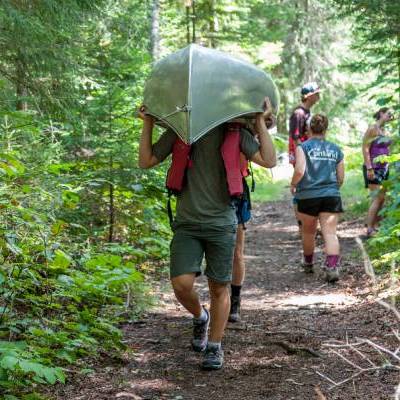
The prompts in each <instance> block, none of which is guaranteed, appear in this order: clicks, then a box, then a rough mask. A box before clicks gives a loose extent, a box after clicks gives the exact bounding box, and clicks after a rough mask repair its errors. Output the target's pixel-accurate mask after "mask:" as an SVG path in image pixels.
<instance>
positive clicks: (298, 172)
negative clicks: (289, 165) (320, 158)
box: [290, 146, 306, 193]
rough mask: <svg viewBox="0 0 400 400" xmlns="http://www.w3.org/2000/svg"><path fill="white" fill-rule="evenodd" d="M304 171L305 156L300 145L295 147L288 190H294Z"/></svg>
mask: <svg viewBox="0 0 400 400" xmlns="http://www.w3.org/2000/svg"><path fill="white" fill-rule="evenodd" d="M305 171H306V157H305V155H304V151H303V149H302V148H301V146H297V147H296V165H295V167H294V170H293V176H292V181H291V183H290V191H291V192H292V193H294V192H295V189H296V186H297V184H298V183H299V182H300V181H301V179H302V178H303V176H304V173H305Z"/></svg>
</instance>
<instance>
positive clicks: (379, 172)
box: [363, 165, 389, 188]
mask: <svg viewBox="0 0 400 400" xmlns="http://www.w3.org/2000/svg"><path fill="white" fill-rule="evenodd" d="M374 174H375V179H368V175H367V167H366V166H365V165H363V175H364V183H365V187H366V188H368V185H382V182H383V181H387V180H388V178H389V168H374Z"/></svg>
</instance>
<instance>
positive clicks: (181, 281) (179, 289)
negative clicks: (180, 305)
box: [171, 276, 193, 295]
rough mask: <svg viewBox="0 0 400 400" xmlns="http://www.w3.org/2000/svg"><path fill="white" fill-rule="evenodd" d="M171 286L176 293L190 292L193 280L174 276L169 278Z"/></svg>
mask: <svg viewBox="0 0 400 400" xmlns="http://www.w3.org/2000/svg"><path fill="white" fill-rule="evenodd" d="M171 283H172V288H173V289H174V292H175V294H176V295H183V294H185V293H188V292H191V290H192V289H193V281H192V280H188V279H185V278H182V277H179V276H178V277H176V278H172V279H171Z"/></svg>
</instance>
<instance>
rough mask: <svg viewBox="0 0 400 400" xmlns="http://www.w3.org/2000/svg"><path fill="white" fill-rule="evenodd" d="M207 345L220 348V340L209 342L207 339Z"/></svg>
mask: <svg viewBox="0 0 400 400" xmlns="http://www.w3.org/2000/svg"><path fill="white" fill-rule="evenodd" d="M207 346H208V347H213V348H218V349H220V348H221V342H210V341H209V342H208V343H207Z"/></svg>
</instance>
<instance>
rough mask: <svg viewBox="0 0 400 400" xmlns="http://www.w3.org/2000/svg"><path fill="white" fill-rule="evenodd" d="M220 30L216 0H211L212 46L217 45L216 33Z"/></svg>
mask: <svg viewBox="0 0 400 400" xmlns="http://www.w3.org/2000/svg"><path fill="white" fill-rule="evenodd" d="M217 31H218V17H217V13H216V12H215V0H210V47H211V48H213V49H215V48H216V47H217V39H216V33H217Z"/></svg>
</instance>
